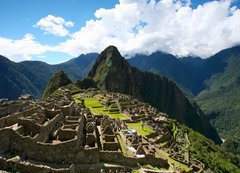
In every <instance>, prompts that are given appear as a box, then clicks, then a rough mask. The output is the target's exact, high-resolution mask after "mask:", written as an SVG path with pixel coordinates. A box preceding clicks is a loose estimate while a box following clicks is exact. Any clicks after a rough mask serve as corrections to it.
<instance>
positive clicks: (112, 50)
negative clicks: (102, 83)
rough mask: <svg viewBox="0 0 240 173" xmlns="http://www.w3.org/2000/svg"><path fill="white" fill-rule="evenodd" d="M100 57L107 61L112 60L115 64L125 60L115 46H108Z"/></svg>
mask: <svg viewBox="0 0 240 173" xmlns="http://www.w3.org/2000/svg"><path fill="white" fill-rule="evenodd" d="M100 57H101V58H102V59H106V58H109V59H111V60H112V61H113V62H117V61H119V60H120V61H122V60H124V58H123V57H122V55H121V54H120V52H119V51H118V49H117V47H115V46H112V45H111V46H108V47H107V48H106V49H105V50H104V51H103V52H102V53H101V54H100Z"/></svg>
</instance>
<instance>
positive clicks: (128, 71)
mask: <svg viewBox="0 0 240 173" xmlns="http://www.w3.org/2000/svg"><path fill="white" fill-rule="evenodd" d="M89 76H90V77H92V78H93V80H94V81H95V82H96V83H97V85H98V87H99V88H100V89H103V90H108V91H112V92H119V93H123V94H129V95H132V96H134V97H135V98H138V99H140V100H142V101H144V102H147V103H150V104H151V105H152V106H155V107H156V108H158V109H159V110H160V111H162V112H166V113H167V114H169V116H170V117H171V118H174V119H176V120H178V121H179V122H181V123H184V124H186V125H187V126H189V127H191V128H193V129H194V130H196V131H198V132H200V133H202V134H204V135H205V136H207V137H209V138H211V139H212V140H214V141H215V142H217V143H220V142H221V141H220V138H219V136H218V135H217V132H216V130H215V129H214V128H212V126H211V125H210V123H209V121H208V120H207V118H206V116H205V115H204V114H203V112H202V111H201V109H200V108H199V107H198V106H197V104H196V103H193V104H191V103H190V102H189V101H188V99H187V98H186V97H185V96H184V94H183V93H182V92H181V90H180V89H179V88H178V86H177V85H176V84H175V83H174V82H173V81H171V80H169V79H168V78H166V77H163V76H160V75H157V74H154V73H151V72H143V71H140V70H138V69H137V68H135V67H131V66H130V65H129V64H128V62H127V61H126V60H125V59H124V58H123V57H122V56H121V54H120V53H119V51H118V50H117V48H116V47H114V46H109V47H108V48H106V49H105V50H104V51H103V52H102V53H101V54H100V55H99V57H98V59H97V60H96V62H95V64H94V66H93V68H92V70H91V71H90V72H89Z"/></svg>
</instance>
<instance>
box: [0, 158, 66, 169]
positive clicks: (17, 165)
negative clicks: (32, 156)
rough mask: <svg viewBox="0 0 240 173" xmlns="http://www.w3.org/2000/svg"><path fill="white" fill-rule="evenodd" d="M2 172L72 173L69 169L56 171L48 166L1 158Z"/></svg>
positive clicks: (0, 167)
mask: <svg viewBox="0 0 240 173" xmlns="http://www.w3.org/2000/svg"><path fill="white" fill-rule="evenodd" d="M0 170H8V171H11V172H12V171H13V172H24V173H33V172H42V173H70V169H69V168H60V169H54V168H50V167H48V166H43V165H36V164H33V163H27V164H26V163H25V162H21V161H20V160H6V159H3V158H1V157H0Z"/></svg>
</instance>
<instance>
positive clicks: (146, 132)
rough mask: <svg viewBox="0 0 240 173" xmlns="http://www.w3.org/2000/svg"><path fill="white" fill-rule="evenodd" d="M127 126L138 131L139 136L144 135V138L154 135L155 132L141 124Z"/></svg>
mask: <svg viewBox="0 0 240 173" xmlns="http://www.w3.org/2000/svg"><path fill="white" fill-rule="evenodd" d="M126 124H127V125H128V126H129V127H130V128H132V129H134V130H136V131H137V133H138V134H139V135H142V136H145V137H146V136H148V135H150V134H152V133H154V131H153V130H152V129H150V128H149V127H148V126H147V125H143V124H142V123H141V122H137V123H126Z"/></svg>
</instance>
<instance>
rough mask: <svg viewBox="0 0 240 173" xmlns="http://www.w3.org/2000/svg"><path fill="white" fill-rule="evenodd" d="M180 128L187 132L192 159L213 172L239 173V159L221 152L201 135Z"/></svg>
mask: <svg viewBox="0 0 240 173" xmlns="http://www.w3.org/2000/svg"><path fill="white" fill-rule="evenodd" d="M181 128H182V130H184V131H188V134H189V140H190V144H191V145H190V152H191V154H192V155H193V157H195V158H196V159H198V160H200V161H201V162H203V163H204V164H206V166H207V167H208V168H210V169H211V170H212V171H213V172H218V173H225V172H234V173H239V172H240V169H239V168H238V167H237V166H236V165H237V164H239V163H240V160H239V158H237V157H236V156H234V155H231V154H230V153H227V152H225V151H223V150H222V149H221V147H220V146H218V145H216V144H215V143H214V142H213V141H211V140H210V139H207V138H206V137H204V136H203V135H201V134H199V133H197V132H195V131H193V130H191V129H189V128H187V127H185V126H184V127H183V126H181Z"/></svg>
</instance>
